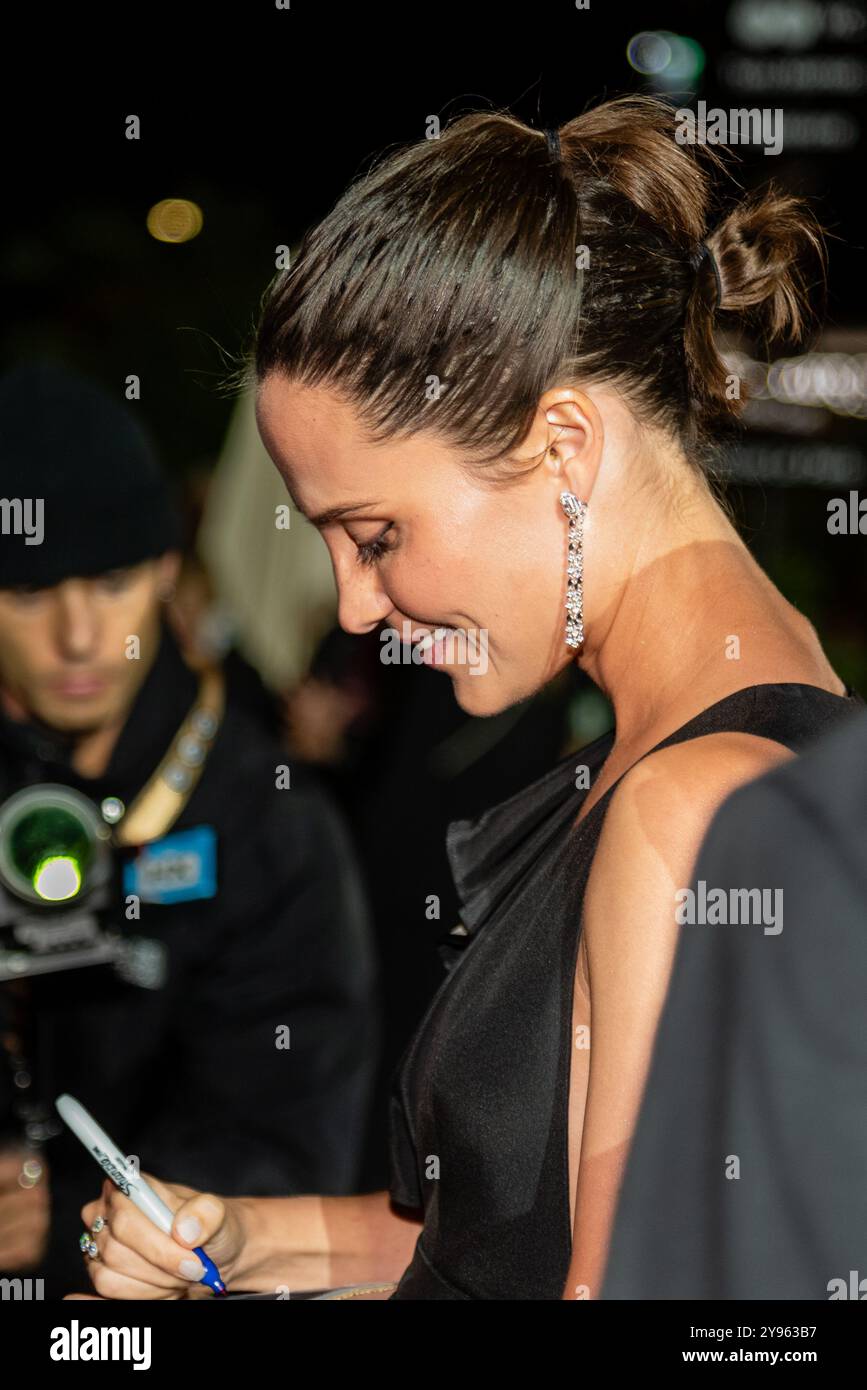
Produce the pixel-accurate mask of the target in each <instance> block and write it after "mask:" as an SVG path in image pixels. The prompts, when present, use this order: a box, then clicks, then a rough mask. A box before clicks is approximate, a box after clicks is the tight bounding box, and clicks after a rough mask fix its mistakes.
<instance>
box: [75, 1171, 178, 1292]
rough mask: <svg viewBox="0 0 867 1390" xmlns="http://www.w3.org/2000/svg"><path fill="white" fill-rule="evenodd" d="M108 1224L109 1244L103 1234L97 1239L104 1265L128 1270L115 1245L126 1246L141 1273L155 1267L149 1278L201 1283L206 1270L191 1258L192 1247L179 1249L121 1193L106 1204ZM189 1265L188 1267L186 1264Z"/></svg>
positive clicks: (115, 1193) (116, 1193)
mask: <svg viewBox="0 0 867 1390" xmlns="http://www.w3.org/2000/svg"><path fill="white" fill-rule="evenodd" d="M106 1208H107V1210H106V1214H105V1220H106V1223H107V1226H108V1231H109V1234H110V1240H109V1241H105V1240H104V1238H103V1233H102V1232H99V1234H98V1236H97V1247H98V1248H99V1249H100V1254H102V1250H103V1249H104V1248H107V1251H108V1253H107V1255H106V1257H105V1260H104V1262H105V1263H106V1264H108V1265H110V1266H115V1265H119V1266H120V1267H121V1268H122V1270H123V1271H125V1270H126V1269H127V1268H128V1262H127V1259H126V1257H125V1256H122V1255H121V1253H120V1251H119V1250H117V1249H116V1248H115V1243H116V1244H117V1245H119V1246H123V1247H125V1249H126V1252H128V1253H129V1254H133V1253H134V1254H136V1255H137V1256H138V1257H139V1261H140V1262H141V1263H137V1264H136V1267H137V1268H138V1269H139V1272H140V1273H141V1272H143V1268H144V1267H145V1266H147V1267H153V1268H152V1269H151V1270H150V1277H151V1279H152V1280H155V1278H156V1275H157V1272H158V1271H159V1272H161V1274H162V1275H163V1283H164V1284H165V1282H166V1281H165V1278H164V1276H165V1275H170V1276H171V1282H172V1284H175V1285H176V1284H178V1283H179V1282H181V1281H183V1283H184V1284H187V1283H189V1282H190V1280H191V1279H192V1280H198V1279H200V1278H201V1276H202V1274H203V1273H204V1268H203V1267H202V1265H201V1262H200V1261H199V1260H198V1259H197V1257H196V1256H191V1254H190V1250H191V1248H192V1246H191V1245H179V1244H178V1242H177V1241H176V1240H173V1239H172V1237H171V1236H168V1235H166V1234H165V1232H163V1231H161V1230H160V1229H159V1227H158V1226H155V1225H154V1223H153V1222H152V1221H151V1219H150V1217H148V1216H145V1215H144V1213H143V1212H140V1211H139V1209H138V1207H136V1206H135V1205H134V1203H133V1202H131V1201H130V1200H129V1198H128V1197H125V1196H124V1195H123V1193H122V1192H120V1191H118V1190H117V1189H115V1192H114V1193H113V1195H112V1196H111V1198H110V1200H109V1202H108V1203H106ZM184 1261H187V1262H188V1263H187V1264H186V1265H185V1264H184V1263H183V1262H184Z"/></svg>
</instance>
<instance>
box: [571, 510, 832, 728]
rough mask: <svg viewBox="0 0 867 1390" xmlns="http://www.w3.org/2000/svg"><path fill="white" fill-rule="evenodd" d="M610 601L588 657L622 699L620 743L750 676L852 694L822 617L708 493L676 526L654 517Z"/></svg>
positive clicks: (684, 715) (678, 717) (603, 685)
mask: <svg viewBox="0 0 867 1390" xmlns="http://www.w3.org/2000/svg"><path fill="white" fill-rule="evenodd" d="M590 582H592V580H590V579H589V576H588V583H590ZM607 599H608V601H607V605H606V606H604V607H603V611H602V612H601V613H600V614H597V617H596V622H595V624H594V625H593V626H595V629H596V632H595V636H596V641H595V644H592V645H590V648H589V650H587V651H584V652H582V655H581V657H580V658H579V664H580V666H581V669H582V670H584V671H586V672H587V674H588V675H589V676H590V677H591V679H592V680H594V681H595V682H596V684H597V685H598V686H599V687H600V689H602V690H603V691H604V693H605V694H606V695H607V696H608V698H609V699H610V701H611V703H612V705H613V706H614V712H615V720H616V728H617V743H618V745H621V744H622V745H625V746H629V747H632V746H636V747H641V746H642V745H643V744H644V743H647V741H648V740H650V744H649V746H652V744H653V743H654V742H656V741H657V740H658V738H659V737H660V735H659V730H660V729H663V731H664V732H663V734H662V735H661V736H662V737H664V736H666V734H667V733H668V732H671V731H673V729H675V728H678V727H680V725H681V724H683V723H685V722H686V721H687V720H688V719H690V718H692V716H693V715H694V714H697V713H699V712H700V711H701V710H703V709H706V708H707V707H708V706H709V705H711V704H713V703H714V702H715V701H716V700H718V699H721V698H722V697H723V696H724V695H726V694H729V693H730V692H732V691H734V690H738V689H742V688H744V687H745V686H749V685H754V684H762V683H764V682H776V681H781V682H782V681H803V682H805V683H807V684H816V685H820V686H822V687H824V688H826V689H829V690H833V691H834V692H835V693H842V690H843V685H842V682H840V681H839V678H838V677H837V676H836V675H835V673H834V671H833V669H832V667H831V666H830V665H829V663H828V661H827V659H826V658H825V655H824V653H823V651H822V649H821V646H820V644H819V641H818V638H817V637H816V633H815V631H814V629H813V628H812V625H811V624H810V623H809V622H808V621H807V619H806V618H805V617H804V616H803V614H801V613H799V612H798V611H797V609H795V608H794V607H793V606H792V605H791V604H790V603H789V602H788V601H787V600H786V599H785V598H784V597H783V595H782V594H781V593H780V592H779V590H778V589H776V587H775V586H774V585H773V583H772V582H771V580H770V579H769V578H768V576H767V575H765V574H764V573H763V571H762V570H761V569H760V568H759V566H758V565H757V564H756V562H755V560H754V559H753V557H752V556H751V555H750V553H749V551H748V549H747V547H746V546H745V545H744V543H743V542H742V541H741V539H740V537H739V536H738V535H737V532H736V531H735V529H734V527H733V526H732V524H731V522H730V521H729V520H728V518H727V517H726V515H725V513H724V512H723V510H722V508H721V507H720V506H719V504H718V503H717V502H716V501H715V499H714V498H713V497H711V496H710V494H709V493H708V494H706V495H702V493H701V492H697V493H696V494H695V495H694V496H693V497H691V498H690V499H689V506H688V507H687V508H684V509H683V510H682V512H679V513H678V515H677V516H676V517H674V518H669V519H668V521H667V523H666V522H663V521H660V522H659V524H656V523H655V522H654V521H653V520H652V519H648V521H647V523H646V527H645V529H644V531H643V533H642V535H641V537H640V540H639V543H638V545H637V547H636V549H635V554H634V556H633V562H632V566H631V570H630V574H629V578H628V579H627V581H626V582H625V583H624V582H623V581H622V580H621V582H620V583H619V585H616V584H615V585H612V587H611V592H610V595H608V596H607ZM592 630H593V629H592V627H591V624H590V623H589V622H588V636H591V633H592Z"/></svg>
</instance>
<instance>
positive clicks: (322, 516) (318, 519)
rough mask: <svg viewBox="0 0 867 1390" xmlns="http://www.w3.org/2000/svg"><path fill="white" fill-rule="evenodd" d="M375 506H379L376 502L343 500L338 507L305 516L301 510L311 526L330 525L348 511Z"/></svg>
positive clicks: (339, 519)
mask: <svg viewBox="0 0 867 1390" xmlns="http://www.w3.org/2000/svg"><path fill="white" fill-rule="evenodd" d="M377 506H379V503H378V502H344V503H343V504H342V506H339V507H326V509H325V511H324V512H317V513H316V515H315V516H307V513H306V512H303V515H304V516H307V520H308V521H309V522H311V524H312V525H313V526H330V525H331V523H332V522H334V521H341V520H342V519H343V517H344V516H346V515H347V514H348V513H349V512H358V511H361V510H363V509H364V508H365V507H377ZM298 510H299V511H302V508H301V507H299V508H298Z"/></svg>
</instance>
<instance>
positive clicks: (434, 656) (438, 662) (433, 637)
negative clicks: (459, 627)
mask: <svg viewBox="0 0 867 1390" xmlns="http://www.w3.org/2000/svg"><path fill="white" fill-rule="evenodd" d="M455 635H456V631H455V629H454V628H452V627H438V628H435V629H434V631H433V632H426V633H425V635H424V637H423V638H422V639H421V641H420V642H419V643H418V650H419V652H420V653H421V659H422V661H423V662H424V664H425V666H447V665H448V658H447V656H446V652H447V648H448V646H449V645H450V644H451V642H453V641H454V637H455Z"/></svg>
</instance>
